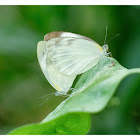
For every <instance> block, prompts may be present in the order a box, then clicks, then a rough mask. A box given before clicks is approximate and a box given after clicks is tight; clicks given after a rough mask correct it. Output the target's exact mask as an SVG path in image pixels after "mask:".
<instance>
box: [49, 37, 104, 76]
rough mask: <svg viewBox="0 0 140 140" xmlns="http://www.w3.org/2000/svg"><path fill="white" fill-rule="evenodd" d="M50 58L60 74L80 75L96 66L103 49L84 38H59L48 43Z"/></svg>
mask: <svg viewBox="0 0 140 140" xmlns="http://www.w3.org/2000/svg"><path fill="white" fill-rule="evenodd" d="M46 47H47V49H48V57H49V59H50V60H51V62H52V64H53V65H54V66H55V67H56V68H57V69H58V71H59V72H61V73H63V74H65V75H68V76H70V75H78V74H81V73H83V72H85V71H87V70H89V69H90V68H91V67H93V66H94V65H96V64H97V63H98V61H99V59H100V58H101V57H100V56H101V55H102V53H103V51H102V48H101V47H100V46H99V45H98V44H97V43H95V42H94V41H90V40H87V39H84V38H74V37H59V38H53V39H51V40H49V41H48V42H47V43H46Z"/></svg>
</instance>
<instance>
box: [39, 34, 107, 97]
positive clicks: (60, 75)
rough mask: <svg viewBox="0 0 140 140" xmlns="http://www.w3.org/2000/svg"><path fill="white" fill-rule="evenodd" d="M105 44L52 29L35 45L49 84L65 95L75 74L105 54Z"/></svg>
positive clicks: (82, 71) (91, 65) (95, 62)
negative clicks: (101, 44) (52, 30)
mask: <svg viewBox="0 0 140 140" xmlns="http://www.w3.org/2000/svg"><path fill="white" fill-rule="evenodd" d="M107 50H108V46H107V45H104V46H103V47H101V46H100V45H99V44H98V43H96V42H95V41H93V40H91V39H90V38H87V37H85V36H82V35H78V34H75V33H70V32H51V33H48V34H46V35H45V37H44V41H40V42H39V43H38V45H37V57H38V60H39V64H40V67H41V69H42V71H43V73H44V75H45V77H46V79H47V80H48V81H49V83H50V84H51V85H52V86H53V87H54V88H55V89H56V90H57V91H58V92H56V93H55V94H56V95H57V96H58V95H65V94H66V93H67V92H68V91H69V90H70V88H71V86H72V84H73V81H74V79H75V78H76V76H77V75H78V74H81V73H84V72H85V71H87V70H89V69H91V68H92V67H93V66H95V65H96V64H98V62H99V60H100V59H101V58H102V56H107Z"/></svg>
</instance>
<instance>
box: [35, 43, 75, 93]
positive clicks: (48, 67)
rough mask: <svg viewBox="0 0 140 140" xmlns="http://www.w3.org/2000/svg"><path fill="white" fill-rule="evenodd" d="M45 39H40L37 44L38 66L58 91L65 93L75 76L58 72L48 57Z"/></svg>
mask: <svg viewBox="0 0 140 140" xmlns="http://www.w3.org/2000/svg"><path fill="white" fill-rule="evenodd" d="M46 43H47V41H40V42H39V43H38V45H37V56H38V61H39V64H40V67H41V69H42V71H43V74H44V75H45V77H46V79H47V80H48V82H49V83H50V84H51V85H52V86H53V87H54V88H55V89H56V90H58V91H64V92H65V93H66V92H67V91H68V90H69V89H70V87H71V86H72V83H73V81H74V79H75V77H76V76H68V75H64V74H63V73H61V72H59V71H58V69H57V68H56V67H55V66H54V65H53V63H52V61H51V60H50V59H49V58H48V50H47V49H48V48H47V47H46Z"/></svg>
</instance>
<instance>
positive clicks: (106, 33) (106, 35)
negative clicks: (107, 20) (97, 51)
mask: <svg viewBox="0 0 140 140" xmlns="http://www.w3.org/2000/svg"><path fill="white" fill-rule="evenodd" d="M106 38H107V26H106V34H105V40H104V45H105V43H106Z"/></svg>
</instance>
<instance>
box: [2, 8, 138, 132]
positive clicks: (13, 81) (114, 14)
mask: <svg viewBox="0 0 140 140" xmlns="http://www.w3.org/2000/svg"><path fill="white" fill-rule="evenodd" d="M106 26H108V36H107V40H110V38H111V37H113V36H115V35H116V34H120V36H118V37H116V38H114V39H113V40H111V41H110V42H109V43H108V45H109V51H110V52H112V55H113V57H114V58H115V59H117V60H118V61H119V62H120V64H121V65H123V66H124V67H126V68H135V67H140V6H0V134H6V133H7V132H8V131H10V130H12V129H14V128H16V127H18V126H21V125H24V124H28V123H35V122H40V121H41V120H42V119H44V118H45V117H46V116H47V114H48V113H50V112H51V111H52V110H54V109H55V108H56V107H57V105H58V104H59V103H60V102H61V101H62V100H64V99H65V98H64V97H55V96H52V97H51V98H49V99H48V100H47V101H46V102H45V103H44V105H43V106H41V107H40V104H41V103H42V102H43V100H45V99H46V97H44V98H42V99H40V100H39V98H40V97H42V96H44V95H47V94H49V93H53V92H55V90H54V89H53V88H52V87H51V86H50V84H49V83H48V82H47V80H46V79H45V77H44V75H43V73H42V71H41V69H40V67H39V64H38V60H37V56H36V47H37V43H38V42H39V41H41V40H43V37H44V35H45V34H46V33H48V32H52V31H69V32H74V33H78V34H81V35H84V36H87V37H90V38H92V39H93V40H95V41H96V42H98V43H99V44H100V45H101V46H102V45H103V44H104V38H105V28H106ZM139 87H140V76H138V75H133V76H129V77H128V78H127V79H125V80H124V81H123V82H122V83H121V85H120V88H119V89H118V90H117V92H116V94H115V96H114V98H112V100H111V101H110V103H109V105H108V106H107V107H106V109H105V110H104V111H102V112H100V113H98V114H95V115H92V118H93V119H92V127H91V130H90V131H89V134H139V133H140V88H139Z"/></svg>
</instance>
